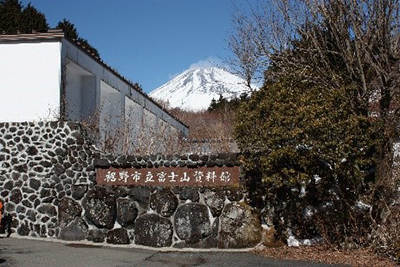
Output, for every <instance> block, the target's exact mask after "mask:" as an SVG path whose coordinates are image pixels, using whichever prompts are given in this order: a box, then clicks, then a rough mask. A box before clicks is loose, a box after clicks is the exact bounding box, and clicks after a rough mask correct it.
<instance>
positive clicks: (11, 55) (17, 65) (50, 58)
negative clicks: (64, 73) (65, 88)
mask: <svg viewBox="0 0 400 267" xmlns="http://www.w3.org/2000/svg"><path fill="white" fill-rule="evenodd" d="M60 86H61V43H60V42H58V41H54V42H44V43H1V44H0V121H1V122H6V121H14V122H22V121H38V120H56V119H57V118H58V116H59V112H60Z"/></svg>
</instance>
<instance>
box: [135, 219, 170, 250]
mask: <svg viewBox="0 0 400 267" xmlns="http://www.w3.org/2000/svg"><path fill="white" fill-rule="evenodd" d="M134 229H135V231H134V232H135V244H137V245H143V246H149V247H169V246H171V244H172V233H173V227H172V223H171V222H170V220H168V219H166V218H163V217H161V216H159V215H157V214H145V215H142V216H140V217H138V218H137V219H136V222H135V227H134Z"/></svg>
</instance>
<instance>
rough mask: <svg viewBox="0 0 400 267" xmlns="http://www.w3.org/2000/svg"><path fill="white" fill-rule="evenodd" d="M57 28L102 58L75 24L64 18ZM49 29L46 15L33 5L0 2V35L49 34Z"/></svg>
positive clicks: (12, 0) (4, 0) (7, 0)
mask: <svg viewBox="0 0 400 267" xmlns="http://www.w3.org/2000/svg"><path fill="white" fill-rule="evenodd" d="M56 28H58V29H62V30H63V31H64V33H65V36H66V37H67V38H70V39H72V40H74V41H76V42H77V43H79V44H80V45H81V46H82V47H83V48H85V49H86V50H87V51H88V52H89V53H91V54H92V55H94V56H95V57H97V58H100V54H99V52H98V51H97V49H96V48H94V47H93V46H92V45H91V44H89V42H88V41H87V40H86V39H85V38H82V37H81V36H79V33H78V30H77V29H76V27H75V25H74V24H73V23H71V22H70V21H68V20H67V19H65V18H64V19H63V20H62V21H60V22H59V23H58V24H57V27H56ZM48 29H49V24H48V23H47V20H46V17H45V15H44V14H43V13H42V12H40V11H39V10H37V9H36V8H35V7H34V6H33V5H32V4H31V3H29V4H28V5H27V6H26V7H24V6H23V5H22V3H21V2H20V0H0V34H17V33H32V32H47V31H48Z"/></svg>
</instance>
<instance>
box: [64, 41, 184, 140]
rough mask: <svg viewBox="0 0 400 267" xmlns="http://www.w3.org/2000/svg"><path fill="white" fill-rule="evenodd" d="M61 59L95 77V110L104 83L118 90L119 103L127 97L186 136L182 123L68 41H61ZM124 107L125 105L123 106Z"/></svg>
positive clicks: (122, 110) (98, 103) (99, 101)
mask: <svg viewBox="0 0 400 267" xmlns="http://www.w3.org/2000/svg"><path fill="white" fill-rule="evenodd" d="M62 42H63V51H62V53H63V58H64V59H65V61H67V62H69V61H72V62H74V63H75V64H77V65H79V66H80V67H81V68H83V69H85V70H86V71H88V72H90V73H92V74H93V75H94V76H95V77H96V84H97V85H96V87H97V91H96V105H97V108H96V109H97V110H98V109H99V106H100V105H102V103H101V102H102V99H101V97H100V96H99V95H101V94H102V93H101V92H99V87H100V84H101V83H106V84H108V85H110V86H111V87H112V88H115V89H117V90H118V92H119V94H120V101H121V103H123V102H124V100H125V97H129V98H131V99H132V100H134V101H135V102H136V103H138V104H139V105H141V106H142V107H143V108H146V109H147V110H149V111H150V112H151V113H152V114H153V115H155V116H156V117H157V118H160V119H163V120H164V121H166V122H167V123H169V124H170V125H172V126H174V127H175V128H177V129H179V130H180V131H181V132H183V133H184V134H185V135H188V133H189V130H188V128H187V127H186V126H184V125H183V124H182V123H180V122H179V121H177V120H175V119H174V118H173V117H172V116H170V115H169V114H168V113H166V112H165V111H164V110H162V109H161V108H160V107H158V106H157V105H156V104H154V103H153V102H152V101H150V100H149V99H148V98H146V97H145V96H144V95H143V94H141V93H139V92H137V91H136V90H134V89H133V88H132V87H131V86H130V85H129V83H126V82H125V81H124V80H123V79H121V77H119V76H118V75H116V74H115V73H114V72H112V71H111V70H110V69H109V68H107V67H105V66H104V65H102V64H100V63H99V62H97V61H96V60H94V59H93V58H92V57H90V56H89V55H87V54H86V53H85V52H83V51H82V50H80V49H79V48H77V47H76V46H75V45H74V44H72V43H71V42H69V41H68V40H65V39H64V40H63V41H62ZM100 81H101V82H100ZM123 105H124V106H125V104H123ZM83 106H86V102H85V104H82V107H83ZM120 115H121V116H124V109H123V108H122V109H121V113H120Z"/></svg>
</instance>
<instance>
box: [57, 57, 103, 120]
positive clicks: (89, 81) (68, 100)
mask: <svg viewBox="0 0 400 267" xmlns="http://www.w3.org/2000/svg"><path fill="white" fill-rule="evenodd" d="M65 71H66V72H65V83H64V86H65V101H63V102H64V103H65V110H66V116H67V119H68V120H73V121H79V120H82V119H86V118H89V117H90V116H92V115H94V111H95V109H96V100H95V96H96V92H95V90H96V80H95V78H94V75H93V74H91V73H90V72H88V71H86V70H85V69H83V68H81V67H80V66H78V65H76V64H75V63H73V62H68V63H67V64H66V67H65Z"/></svg>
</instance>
